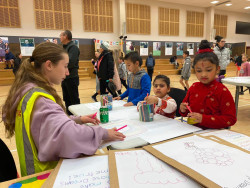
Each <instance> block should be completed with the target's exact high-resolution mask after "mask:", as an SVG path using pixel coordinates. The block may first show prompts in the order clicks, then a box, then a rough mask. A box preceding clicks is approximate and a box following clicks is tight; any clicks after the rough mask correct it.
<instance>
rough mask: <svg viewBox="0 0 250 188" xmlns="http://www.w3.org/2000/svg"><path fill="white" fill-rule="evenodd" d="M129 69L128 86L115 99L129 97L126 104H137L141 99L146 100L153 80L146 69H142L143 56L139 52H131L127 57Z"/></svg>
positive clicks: (126, 61)
mask: <svg viewBox="0 0 250 188" xmlns="http://www.w3.org/2000/svg"><path fill="white" fill-rule="evenodd" d="M124 60H125V63H126V65H127V69H128V71H130V72H131V74H129V75H128V88H127V90H126V91H125V92H124V93H123V94H122V95H120V96H119V97H115V98H114V100H122V99H124V98H125V97H128V101H127V103H126V104H125V105H124V106H136V105H137V103H138V102H139V101H142V100H144V98H145V97H146V96H147V94H149V93H150V90H151V80H150V77H149V75H148V74H147V73H146V71H145V70H143V69H141V65H142V58H141V57H140V56H139V54H138V52H137V51H135V52H129V53H128V54H127V55H126V56H125V58H124Z"/></svg>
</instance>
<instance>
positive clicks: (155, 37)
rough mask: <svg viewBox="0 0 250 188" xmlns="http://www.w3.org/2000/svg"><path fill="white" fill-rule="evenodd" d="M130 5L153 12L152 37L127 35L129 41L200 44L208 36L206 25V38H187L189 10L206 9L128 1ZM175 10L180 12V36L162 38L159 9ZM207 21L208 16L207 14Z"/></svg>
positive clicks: (157, 2) (140, 0)
mask: <svg viewBox="0 0 250 188" xmlns="http://www.w3.org/2000/svg"><path fill="white" fill-rule="evenodd" d="M126 2H129V3H135V4H144V5H149V6H150V11H151V35H135V34H127V36H128V38H127V40H139V38H140V40H154V41H183V42H199V41H201V40H202V39H204V37H205V36H206V33H205V32H206V24H205V25H204V37H202V38H200V37H186V22H187V14H186V11H187V10H191V11H192V10H193V11H198V12H205V11H206V10H205V8H200V7H195V6H186V5H179V4H172V3H166V2H160V1H153V0H126ZM159 7H165V8H174V9H179V10H180V25H179V36H160V35H159V32H158V25H159V24H158V8H159ZM205 20H206V14H205Z"/></svg>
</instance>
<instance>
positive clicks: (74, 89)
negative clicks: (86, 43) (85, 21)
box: [60, 30, 80, 115]
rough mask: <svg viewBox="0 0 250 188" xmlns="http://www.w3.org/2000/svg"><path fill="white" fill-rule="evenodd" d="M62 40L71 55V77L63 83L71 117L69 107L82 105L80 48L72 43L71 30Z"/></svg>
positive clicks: (64, 95) (62, 33) (62, 36)
mask: <svg viewBox="0 0 250 188" xmlns="http://www.w3.org/2000/svg"><path fill="white" fill-rule="evenodd" d="M60 40H61V43H62V44H63V48H64V49H65V50H66V51H67V53H68V54H69V65H68V69H69V75H67V76H66V78H65V79H64V80H63V81H62V85H61V86H62V91H63V100H64V102H65V105H66V110H67V113H68V114H69V115H72V113H71V112H70V111H69V109H68V108H69V106H70V105H73V104H80V98H79V91H78V86H79V76H78V69H79V55H80V51H79V48H78V47H77V46H76V45H75V43H74V42H73V41H72V33H71V31H69V30H65V31H63V32H61V34H60Z"/></svg>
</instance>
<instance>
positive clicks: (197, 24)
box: [186, 11, 204, 37]
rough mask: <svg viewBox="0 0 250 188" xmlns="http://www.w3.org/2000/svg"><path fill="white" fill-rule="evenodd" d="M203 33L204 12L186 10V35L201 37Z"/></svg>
mask: <svg viewBox="0 0 250 188" xmlns="http://www.w3.org/2000/svg"><path fill="white" fill-rule="evenodd" d="M203 35H204V13H203V12H194V11H187V27H186V36H187V37H203Z"/></svg>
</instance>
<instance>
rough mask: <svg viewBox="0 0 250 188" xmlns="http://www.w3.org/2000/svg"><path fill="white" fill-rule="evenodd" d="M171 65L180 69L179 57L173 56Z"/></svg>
mask: <svg viewBox="0 0 250 188" xmlns="http://www.w3.org/2000/svg"><path fill="white" fill-rule="evenodd" d="M169 61H170V64H174V65H175V69H178V68H179V63H178V62H177V56H176V55H175V56H172V57H171V58H170V60H169Z"/></svg>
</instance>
